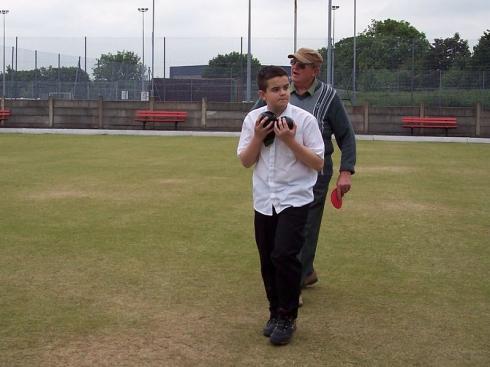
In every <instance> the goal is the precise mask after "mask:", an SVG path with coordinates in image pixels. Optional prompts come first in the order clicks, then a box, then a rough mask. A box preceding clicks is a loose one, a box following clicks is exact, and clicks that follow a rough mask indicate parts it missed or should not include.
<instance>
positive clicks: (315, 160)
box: [274, 119, 323, 171]
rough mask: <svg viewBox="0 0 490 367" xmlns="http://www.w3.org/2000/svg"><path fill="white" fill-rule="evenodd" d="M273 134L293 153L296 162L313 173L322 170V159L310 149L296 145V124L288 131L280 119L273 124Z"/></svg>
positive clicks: (285, 124)
mask: <svg viewBox="0 0 490 367" xmlns="http://www.w3.org/2000/svg"><path fill="white" fill-rule="evenodd" d="M274 132H275V133H276V137H278V138H279V139H281V140H282V141H283V142H284V143H285V144H286V145H287V146H288V147H289V149H291V150H292V151H293V153H294V155H295V157H296V159H297V160H299V161H301V162H303V163H304V164H305V165H307V166H308V167H310V168H312V169H314V170H315V171H321V170H322V168H323V158H321V157H320V156H318V155H317V154H315V153H314V152H313V151H312V150H311V149H309V148H307V147H305V146H304V145H301V144H300V143H298V142H297V141H296V139H295V138H294V136H295V135H296V124H294V127H293V128H292V129H289V128H288V125H287V123H286V122H285V121H284V119H281V121H279V122H278V123H277V124H275V126H274Z"/></svg>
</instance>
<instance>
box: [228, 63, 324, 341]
mask: <svg viewBox="0 0 490 367" xmlns="http://www.w3.org/2000/svg"><path fill="white" fill-rule="evenodd" d="M257 84H258V87H259V96H260V98H262V99H263V100H264V101H265V102H266V103H267V105H266V106H264V107H261V108H258V109H256V110H253V111H250V112H249V113H248V115H247V116H246V117H245V120H244V121H243V126H242V132H241V135H240V141H239V143H238V149H237V154H238V156H239V158H240V161H241V163H242V164H243V165H244V166H245V167H247V168H248V167H251V166H253V165H255V167H254V171H253V203H254V210H255V218H254V226H255V241H256V243H257V248H258V250H259V256H260V265H261V273H262V279H263V282H264V287H265V291H266V294H267V299H268V300H269V312H270V317H269V320H268V321H267V323H266V325H265V327H264V329H263V334H264V335H265V336H267V337H270V341H271V343H272V344H274V345H283V344H287V343H289V341H290V340H291V337H292V335H293V333H294V331H295V329H296V318H297V315H298V299H299V294H300V282H301V262H300V261H299V260H298V253H299V252H300V250H301V246H302V244H303V242H304V226H305V223H306V216H307V213H308V204H309V203H310V202H311V201H313V186H314V184H315V182H316V178H317V174H318V171H320V170H321V169H322V168H323V154H324V144H323V139H322V136H321V132H320V129H319V127H318V122H317V120H316V119H315V117H314V116H313V115H311V114H310V113H308V112H306V111H305V110H302V109H300V108H298V107H295V106H293V105H291V104H289V79H288V74H287V72H286V71H285V70H284V69H282V68H280V67H278V66H266V67H263V68H262V69H261V70H260V71H259V73H258V75H257ZM266 111H269V112H271V113H273V114H274V115H275V116H272V117H267V116H264V115H263V113H264V112H266ZM269 116H271V115H269ZM286 116H287V117H288V118H290V119H292V121H293V123H292V126H291V128H290V127H289V126H288V121H287V118H286ZM275 117H277V118H275ZM273 120H274V121H273ZM271 121H272V123H271ZM269 134H271V135H272V136H274V140H273V141H272V143H271V142H270V139H269V138H270V137H271V135H269ZM266 137H267V139H266ZM264 139H265V140H266V141H265V143H264ZM266 144H267V145H266Z"/></svg>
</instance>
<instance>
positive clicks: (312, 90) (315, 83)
mask: <svg viewBox="0 0 490 367" xmlns="http://www.w3.org/2000/svg"><path fill="white" fill-rule="evenodd" d="M317 86H318V79H316V78H315V80H314V81H313V84H312V85H311V86H310V88H308V90H307V91H306V92H305V94H304V95H306V94H309V95H310V96H312V95H314V94H315V90H316V87H317ZM289 93H290V94H292V93H295V94H298V93H297V92H296V87H295V86H294V83H291V84H290V85H289Z"/></svg>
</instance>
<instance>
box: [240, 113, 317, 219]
mask: <svg viewBox="0 0 490 367" xmlns="http://www.w3.org/2000/svg"><path fill="white" fill-rule="evenodd" d="M264 111H267V106H264V107H261V108H258V109H256V110H253V111H250V112H249V113H248V115H247V116H246V117H245V120H244V121H243V125H242V132H241V134H240V141H239V143H238V148H237V154H238V155H240V153H242V152H243V151H244V150H245V149H246V148H247V146H248V145H249V144H250V141H251V140H252V138H253V136H254V128H255V121H257V118H258V116H259V115H260V114H261V113H262V112H264ZM281 116H288V117H291V118H292V119H293V121H294V122H295V124H296V126H297V130H296V135H295V139H296V141H297V142H299V143H300V144H302V145H304V146H305V147H307V148H309V149H310V150H311V151H313V152H314V153H315V154H317V155H318V156H319V157H321V158H322V159H323V154H324V149H325V146H324V143H323V139H322V135H321V132H320V129H319V127H318V122H317V120H316V118H315V117H314V116H313V115H312V114H310V113H309V112H307V111H305V110H303V109H301V108H299V107H296V106H293V105H291V104H288V105H287V107H286V109H285V110H284V112H283V113H282V115H281ZM317 175H318V172H317V171H315V170H314V169H312V168H310V167H308V166H307V165H305V164H304V163H302V162H300V161H298V160H297V159H296V156H295V155H294V153H293V151H292V150H291V149H289V148H288V146H287V145H286V144H285V143H284V142H282V141H281V140H280V139H278V138H277V137H276V139H274V143H272V144H271V145H269V146H267V147H266V146H265V145H263V144H262V148H261V150H260V154H259V159H258V161H257V163H256V164H255V167H254V171H253V178H252V179H253V202H254V209H255V210H256V211H258V212H259V213H261V214H264V215H272V207H274V209H275V210H276V213H280V212H281V211H282V210H284V209H286V208H288V207H290V206H293V207H299V206H303V205H306V204H308V203H310V202H312V201H313V186H314V185H315V182H316V179H317Z"/></svg>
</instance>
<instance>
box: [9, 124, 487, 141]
mask: <svg viewBox="0 0 490 367" xmlns="http://www.w3.org/2000/svg"><path fill="white" fill-rule="evenodd" d="M0 134H65V135H131V136H211V137H217V136H219V137H239V136H240V133H239V132H227V131H178V130H177V131H176V130H172V131H161V130H158V131H155V130H108V129H33V128H0ZM356 139H357V140H368V141H369V140H371V141H405V142H436V143H483V144H490V139H487V138H468V137H446V136H400V135H362V134H359V135H356Z"/></svg>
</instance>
